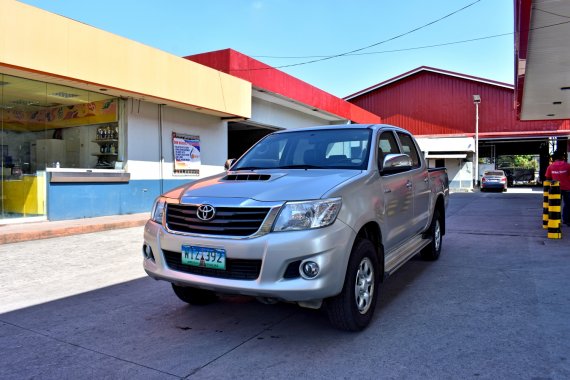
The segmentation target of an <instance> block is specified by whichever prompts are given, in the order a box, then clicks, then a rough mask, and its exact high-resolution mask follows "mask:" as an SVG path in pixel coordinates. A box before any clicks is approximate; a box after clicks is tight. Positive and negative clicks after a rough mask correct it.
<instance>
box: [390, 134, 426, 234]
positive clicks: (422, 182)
mask: <svg viewBox="0 0 570 380" xmlns="http://www.w3.org/2000/svg"><path fill="white" fill-rule="evenodd" d="M397 135H398V138H399V140H400V146H401V147H402V153H405V154H407V155H408V156H410V158H411V159H412V170H410V173H409V174H410V183H411V186H412V199H413V204H414V206H413V207H414V215H413V217H412V219H410V223H409V228H411V229H412V230H413V234H418V233H420V232H422V231H423V230H424V229H425V228H426V227H427V225H428V223H429V222H430V212H431V210H430V208H431V205H430V196H431V188H430V182H429V173H428V171H427V168H426V167H425V160H421V159H420V153H419V150H418V148H417V146H416V144H415V143H414V139H413V138H412V136H411V135H409V134H408V133H404V132H401V131H398V132H397Z"/></svg>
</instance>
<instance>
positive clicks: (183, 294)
mask: <svg viewBox="0 0 570 380" xmlns="http://www.w3.org/2000/svg"><path fill="white" fill-rule="evenodd" d="M172 290H174V294H176V297H178V298H180V300H181V301H184V302H186V303H189V304H191V305H208V304H211V303H213V302H216V301H217V300H218V296H217V295H216V293H214V292H212V291H209V290H204V289H197V288H192V287H187V286H178V285H174V284H172Z"/></svg>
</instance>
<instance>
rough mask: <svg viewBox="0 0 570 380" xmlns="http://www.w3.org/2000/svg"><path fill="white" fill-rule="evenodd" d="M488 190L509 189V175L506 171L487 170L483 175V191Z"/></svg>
mask: <svg viewBox="0 0 570 380" xmlns="http://www.w3.org/2000/svg"><path fill="white" fill-rule="evenodd" d="M487 190H500V191H507V176H506V174H505V172H504V171H502V170H488V171H485V173H484V174H483V177H481V191H487Z"/></svg>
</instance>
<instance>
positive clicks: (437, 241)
mask: <svg viewBox="0 0 570 380" xmlns="http://www.w3.org/2000/svg"><path fill="white" fill-rule="evenodd" d="M442 223H443V219H442V216H441V214H440V213H439V211H437V210H435V211H434V213H433V218H432V220H431V225H430V226H429V230H428V234H429V236H430V237H431V242H430V243H429V244H428V245H427V246H426V247H425V248H424V249H422V252H421V256H422V258H423V259H424V260H430V261H435V260H437V259H438V258H439V254H440V253H441V243H442V241H443V234H442V229H441V226H442Z"/></svg>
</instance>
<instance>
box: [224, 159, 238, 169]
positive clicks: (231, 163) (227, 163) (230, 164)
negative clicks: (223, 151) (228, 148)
mask: <svg viewBox="0 0 570 380" xmlns="http://www.w3.org/2000/svg"><path fill="white" fill-rule="evenodd" d="M234 162H236V159H235V158H230V159H228V160H226V163H225V164H224V170H225V171H228V170H230V168H231V167H232V165H233V164H234Z"/></svg>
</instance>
